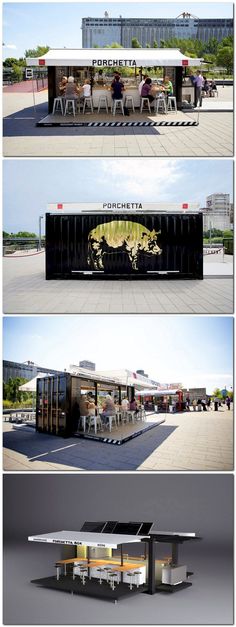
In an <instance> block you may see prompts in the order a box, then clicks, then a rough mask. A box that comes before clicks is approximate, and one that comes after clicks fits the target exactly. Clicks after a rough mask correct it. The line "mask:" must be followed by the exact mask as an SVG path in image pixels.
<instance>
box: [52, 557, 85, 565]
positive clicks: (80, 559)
mask: <svg viewBox="0 0 236 627" xmlns="http://www.w3.org/2000/svg"><path fill="white" fill-rule="evenodd" d="M74 562H87V558H86V557H72V558H70V559H67V560H57V561H56V564H73V563H74Z"/></svg>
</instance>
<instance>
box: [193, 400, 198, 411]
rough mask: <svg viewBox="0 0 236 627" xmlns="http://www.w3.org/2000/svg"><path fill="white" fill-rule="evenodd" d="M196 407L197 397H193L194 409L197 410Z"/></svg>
mask: <svg viewBox="0 0 236 627" xmlns="http://www.w3.org/2000/svg"><path fill="white" fill-rule="evenodd" d="M196 407H197V400H196V398H194V399H193V411H196Z"/></svg>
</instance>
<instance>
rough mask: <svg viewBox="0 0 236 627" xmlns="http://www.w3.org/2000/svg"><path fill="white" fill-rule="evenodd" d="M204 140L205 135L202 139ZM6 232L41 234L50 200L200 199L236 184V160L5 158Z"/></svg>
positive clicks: (225, 190)
mask: <svg viewBox="0 0 236 627" xmlns="http://www.w3.org/2000/svg"><path fill="white" fill-rule="evenodd" d="M203 139H204V138H203ZM3 169H4V180H3V209H4V219H3V224H4V230H6V231H7V232H17V231H19V230H29V231H33V232H38V218H39V215H40V214H44V213H45V212H46V208H47V204H48V203H49V202H106V201H111V202H115V201H126V202H137V201H140V202H142V201H146V202H168V201H169V202H177V203H178V202H199V203H200V206H205V199H206V196H207V195H208V194H212V193H215V192H226V193H230V194H231V199H232V193H233V191H232V187H233V161H231V160H227V159H224V160H220V159H217V160H212V159H208V160H207V161H206V160H204V159H199V160H198V159H156V160H155V159H148V158H145V159H128V160H126V159H119V158H117V159H90V160H89V159H56V160H53V159H43V160H38V159H34V160H29V159H26V160H25V159H24V160H14V159H11V160H5V161H4V164H3Z"/></svg>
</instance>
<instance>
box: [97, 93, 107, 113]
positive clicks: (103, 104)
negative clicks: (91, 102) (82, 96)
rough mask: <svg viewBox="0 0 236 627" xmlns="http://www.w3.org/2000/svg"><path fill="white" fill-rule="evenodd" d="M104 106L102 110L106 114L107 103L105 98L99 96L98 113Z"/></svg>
mask: <svg viewBox="0 0 236 627" xmlns="http://www.w3.org/2000/svg"><path fill="white" fill-rule="evenodd" d="M103 106H104V108H105V109H106V112H107V113H108V102H107V96H99V99H98V113H99V112H100V109H101V108H102V107H103Z"/></svg>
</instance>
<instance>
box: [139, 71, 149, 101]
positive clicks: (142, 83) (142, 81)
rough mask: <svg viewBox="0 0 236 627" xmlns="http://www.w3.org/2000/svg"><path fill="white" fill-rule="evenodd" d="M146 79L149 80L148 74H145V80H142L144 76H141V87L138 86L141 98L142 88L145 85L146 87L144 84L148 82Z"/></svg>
mask: <svg viewBox="0 0 236 627" xmlns="http://www.w3.org/2000/svg"><path fill="white" fill-rule="evenodd" d="M146 78H148V75H147V74H144V76H143V78H142V74H141V81H140V83H139V86H138V93H139V95H140V96H141V93H142V87H143V85H144V83H145V81H146Z"/></svg>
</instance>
